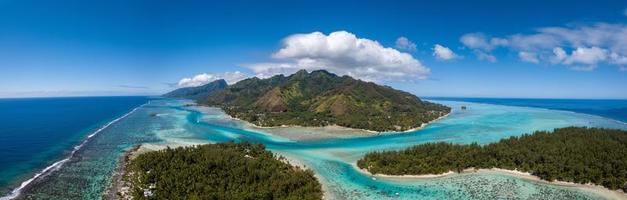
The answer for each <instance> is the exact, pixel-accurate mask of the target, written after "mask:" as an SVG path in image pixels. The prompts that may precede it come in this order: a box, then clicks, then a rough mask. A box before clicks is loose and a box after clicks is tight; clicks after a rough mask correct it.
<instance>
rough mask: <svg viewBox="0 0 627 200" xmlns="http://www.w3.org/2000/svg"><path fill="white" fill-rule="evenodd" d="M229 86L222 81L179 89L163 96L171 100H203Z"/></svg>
mask: <svg viewBox="0 0 627 200" xmlns="http://www.w3.org/2000/svg"><path fill="white" fill-rule="evenodd" d="M227 86H228V85H227V84H226V81H224V80H222V79H220V80H216V81H213V82H211V83H207V84H205V85H201V86H198V87H185V88H179V89H176V90H174V91H171V92H168V93H166V94H164V95H163V96H164V97H170V98H182V99H193V100H202V99H206V98H207V97H208V96H210V95H212V94H214V93H216V92H219V91H222V90H224V89H225V88H226V87H227Z"/></svg>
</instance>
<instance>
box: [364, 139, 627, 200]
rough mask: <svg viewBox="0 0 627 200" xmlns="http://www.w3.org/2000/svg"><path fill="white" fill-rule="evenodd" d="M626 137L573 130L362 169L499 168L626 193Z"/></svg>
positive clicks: (443, 147) (438, 148) (426, 153)
mask: <svg viewBox="0 0 627 200" xmlns="http://www.w3.org/2000/svg"><path fill="white" fill-rule="evenodd" d="M625 158H627V131H625V130H614V129H602V128H579V127H568V128H559V129H555V130H554V131H553V132H546V131H537V132H534V133H533V134H524V135H522V136H520V137H516V136H514V137H510V138H508V139H502V140H500V141H499V142H496V143H491V144H488V145H483V146H482V145H479V144H476V143H473V144H450V143H426V144H421V145H417V146H414V147H411V148H409V149H406V150H401V151H383V152H371V153H368V154H366V155H365V157H364V158H362V159H360V160H359V161H357V166H358V167H359V168H361V169H363V170H367V171H368V172H369V173H372V174H386V175H423V174H443V173H447V172H450V171H455V172H462V171H465V169H469V168H474V169H490V168H499V169H506V170H517V171H522V172H529V173H530V174H532V175H535V176H538V177H539V178H541V179H544V180H547V181H554V180H558V181H566V182H573V183H580V184H588V183H592V184H596V185H602V186H604V187H606V188H609V189H612V190H616V189H622V190H623V191H627V159H625Z"/></svg>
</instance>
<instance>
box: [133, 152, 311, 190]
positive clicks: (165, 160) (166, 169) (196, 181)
mask: <svg viewBox="0 0 627 200" xmlns="http://www.w3.org/2000/svg"><path fill="white" fill-rule="evenodd" d="M126 170H127V171H126V173H125V177H124V179H125V181H126V182H127V183H130V195H131V196H132V198H133V199H321V198H322V190H321V186H320V183H318V181H317V179H316V178H315V177H314V175H313V172H312V171H311V170H303V169H300V168H299V167H294V166H291V165H290V164H288V163H286V161H285V160H284V159H283V158H282V157H278V158H277V157H275V156H274V155H273V154H272V153H271V152H269V151H266V150H264V146H263V145H260V144H249V143H241V144H236V143H232V142H230V143H222V144H210V145H201V146H196V147H179V148H176V149H170V148H168V149H165V150H161V151H155V152H149V153H145V154H141V155H139V156H138V157H137V158H135V159H133V160H131V161H130V162H129V163H128V164H127V165H126Z"/></svg>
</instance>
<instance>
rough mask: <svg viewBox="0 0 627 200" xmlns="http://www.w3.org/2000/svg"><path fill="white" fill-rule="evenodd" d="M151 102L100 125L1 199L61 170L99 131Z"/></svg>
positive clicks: (13, 194)
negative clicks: (64, 154)
mask: <svg viewBox="0 0 627 200" xmlns="http://www.w3.org/2000/svg"><path fill="white" fill-rule="evenodd" d="M148 104H150V101H148V102H146V103H144V104H142V105H140V106H138V107H136V108H134V109H132V110H131V111H129V112H128V113H126V114H124V115H122V116H120V117H118V118H116V119H114V120H112V121H110V122H109V123H107V124H105V125H103V126H102V127H100V128H99V129H97V130H95V131H94V132H92V133H91V134H89V135H87V136H86V137H85V139H84V140H83V141H81V143H79V144H78V145H76V146H74V147H73V148H72V151H71V152H70V153H69V155H68V156H66V157H65V158H63V159H61V160H59V161H57V162H54V163H53V164H51V165H49V166H47V167H46V168H44V169H43V170H41V171H39V172H38V173H36V174H35V175H34V176H33V177H32V178H30V179H28V180H26V181H23V182H22V183H21V184H20V185H19V186H18V187H17V188H14V189H13V190H11V192H10V193H8V194H6V195H5V196H1V197H0V200H10V199H15V198H18V197H19V196H20V195H21V192H22V190H24V189H26V188H28V187H30V184H31V183H33V182H35V181H39V180H40V179H41V178H44V177H45V176H46V175H48V174H49V173H52V172H54V171H57V170H59V169H60V168H61V167H63V165H64V164H65V163H66V162H68V161H70V159H72V158H73V157H74V155H75V154H76V153H77V152H78V151H79V150H81V149H82V148H83V146H85V145H86V144H87V142H89V141H90V140H91V138H92V137H94V136H96V135H97V134H98V133H100V132H102V131H103V130H105V129H107V128H109V126H111V125H113V124H115V123H117V122H118V121H120V120H122V119H124V118H126V117H128V116H129V115H131V114H133V113H135V111H137V110H139V108H141V107H144V106H145V105H148Z"/></svg>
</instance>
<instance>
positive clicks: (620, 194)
mask: <svg viewBox="0 0 627 200" xmlns="http://www.w3.org/2000/svg"><path fill="white" fill-rule="evenodd" d="M351 165H352V166H353V168H355V170H357V171H358V172H360V173H362V174H364V175H367V176H371V177H373V180H376V178H381V179H387V180H397V181H399V180H400V181H403V180H405V181H406V180H412V179H414V180H415V179H433V178H444V177H448V176H452V175H462V174H472V173H492V174H500V175H506V176H513V177H516V178H520V179H524V180H529V181H536V182H541V183H546V184H550V185H556V186H565V187H572V188H577V189H582V190H587V191H590V192H593V193H595V194H598V195H600V196H602V197H604V198H606V199H627V192H625V191H622V190H610V189H608V188H606V187H603V186H601V185H596V184H591V183H587V184H581V183H574V182H566V181H558V180H555V181H547V180H544V179H541V178H540V177H538V176H535V175H532V174H531V173H529V172H522V171H518V170H509V169H501V168H490V169H476V168H467V169H464V170H462V172H460V173H458V172H454V171H448V172H446V173H442V174H424V175H388V174H372V173H370V172H369V171H368V170H366V169H361V168H359V167H358V166H357V163H352V164H351Z"/></svg>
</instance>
